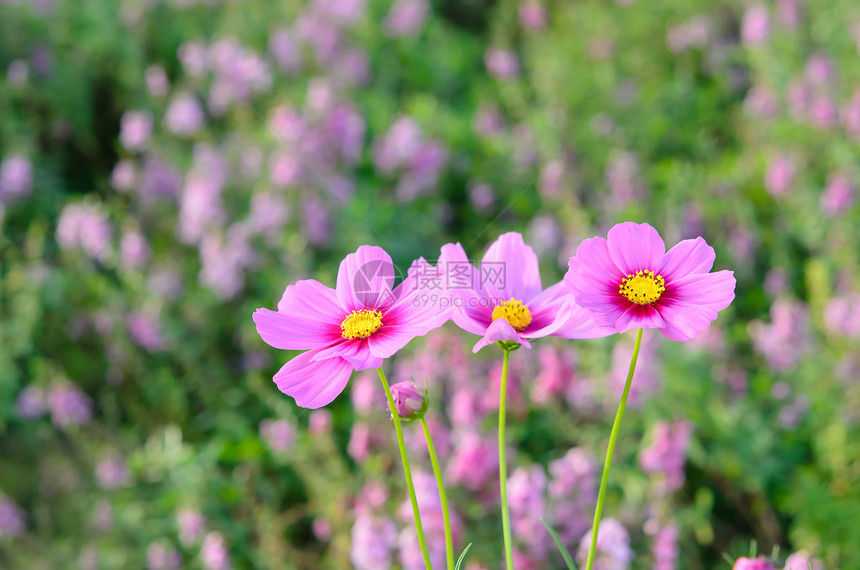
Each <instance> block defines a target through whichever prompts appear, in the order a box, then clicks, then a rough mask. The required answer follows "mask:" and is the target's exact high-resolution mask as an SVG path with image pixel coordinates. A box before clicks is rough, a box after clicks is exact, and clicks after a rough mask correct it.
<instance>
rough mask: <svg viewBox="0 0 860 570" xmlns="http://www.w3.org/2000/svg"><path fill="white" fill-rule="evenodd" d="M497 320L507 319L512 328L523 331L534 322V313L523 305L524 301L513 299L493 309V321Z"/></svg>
mask: <svg viewBox="0 0 860 570" xmlns="http://www.w3.org/2000/svg"><path fill="white" fill-rule="evenodd" d="M496 319H505V320H506V321H508V322H509V323H510V324H511V326H512V327H514V328H515V329H516V330H518V331H521V330H523V329H525V328H526V327H527V326H529V323H530V322H532V313H531V311H529V308H528V307H526V306H525V305H523V303H522V301H517V300H516V299H514V298H513V297H511V298H510V300H508V301H503V302H502V304H501V305H496V306H495V307H493V320H494V321H495V320H496Z"/></svg>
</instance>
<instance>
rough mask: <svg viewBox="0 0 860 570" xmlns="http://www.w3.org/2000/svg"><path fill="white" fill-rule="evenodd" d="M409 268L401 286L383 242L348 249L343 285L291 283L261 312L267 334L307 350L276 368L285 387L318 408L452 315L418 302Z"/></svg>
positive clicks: (261, 328) (282, 345) (278, 343)
mask: <svg viewBox="0 0 860 570" xmlns="http://www.w3.org/2000/svg"><path fill="white" fill-rule="evenodd" d="M417 293H418V289H417V283H416V281H415V278H414V277H413V276H412V275H411V274H410V275H409V276H407V278H406V279H405V280H404V281H403V282H402V283H401V284H400V285H398V286H397V288H394V265H393V264H392V262H391V258H390V257H389V255H388V254H387V253H385V251H383V250H382V249H381V248H379V247H373V246H362V247H360V248H358V250H357V251H356V252H355V253H352V254H349V255H348V256H346V259H344V260H343V262H342V263H341V265H340V269H339V271H338V275H337V288H336V289H330V288H328V287H326V286H325V285H323V284H321V283H319V282H318V281H314V280H310V279H309V280H303V281H299V282H298V283H296V284H295V285H290V286H288V287H287V289H286V291H285V292H284V295H283V297H282V298H281V301H280V302H279V303H278V310H277V311H271V310H269V309H258V310H257V311H256V312H255V313H254V322H255V323H256V324H257V332H258V333H259V334H260V336H261V337H262V338H263V340H264V341H265V342H266V343H267V344H269V345H270V346H273V347H275V348H279V349H282V350H306V351H307V352H304V353H302V354H300V355H299V356H296V357H295V358H293V359H292V360H290V361H289V362H288V363H287V364H285V365H284V366H283V367H282V368H281V370H280V371H279V372H278V373H277V374H276V375H275V377H274V380H275V383H276V384H277V385H278V388H279V389H280V390H281V391H282V392H284V393H285V394H287V395H288V396H292V397H293V398H295V400H296V403H297V404H298V405H299V406H301V407H304V408H319V407H322V406H325V405H326V404H328V403H330V402H331V401H332V400H334V399H335V398H336V397H337V396H338V394H340V393H341V392H342V391H343V389H344V387H345V386H346V383H347V381H348V380H349V377H350V375H351V374H352V372H353V371H356V370H365V369H368V368H378V367H380V366H381V365H382V360H383V359H384V358H388V357H390V356H392V355H393V354H394V353H395V352H397V351H398V350H400V349H401V348H403V347H404V346H405V345H406V344H407V343H408V342H409V341H410V340H412V339H413V338H415V337H418V336H424V335H425V334H427V333H428V332H430V331H431V330H433V329H435V328H438V327H439V326H441V325H442V324H443V323H444V322H445V321H447V320H448V312H445V311H437V310H436V308H435V307H434V306H432V305H431V304H429V303H427V304H422V303H420V302H419V303H414V302H413V301H415V299H416V296H417Z"/></svg>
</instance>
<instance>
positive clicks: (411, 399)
mask: <svg viewBox="0 0 860 570" xmlns="http://www.w3.org/2000/svg"><path fill="white" fill-rule="evenodd" d="M391 395H392V396H393V397H394V409H395V411H397V415H398V416H400V419H402V420H406V421H412V420H417V419H418V418H421V417H423V416H424V414H426V413H427V406H429V405H430V401H429V400H428V399H427V389H426V388H425V389H424V390H419V389H418V387H417V386H415V384H413V383H412V382H400V383H398V384H395V385H394V386H392V387H391Z"/></svg>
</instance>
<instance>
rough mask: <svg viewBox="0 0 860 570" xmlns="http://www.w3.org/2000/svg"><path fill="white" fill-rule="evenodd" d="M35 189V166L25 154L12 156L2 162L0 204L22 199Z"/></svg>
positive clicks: (0, 164) (0, 165)
mask: <svg viewBox="0 0 860 570" xmlns="http://www.w3.org/2000/svg"><path fill="white" fill-rule="evenodd" d="M32 188H33V165H32V164H31V163H30V159H29V158H27V157H26V156H25V155H23V154H10V155H8V156H5V157H3V161H2V162H0V203H2V202H3V201H4V200H5V199H6V198H20V197H22V196H26V195H27V194H29V193H30V191H31V189H32Z"/></svg>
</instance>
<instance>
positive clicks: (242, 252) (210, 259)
mask: <svg viewBox="0 0 860 570" xmlns="http://www.w3.org/2000/svg"><path fill="white" fill-rule="evenodd" d="M256 262H257V258H256V254H255V252H254V249H253V248H252V247H251V231H250V229H249V228H248V227H247V226H245V225H244V224H241V223H236V224H233V225H232V226H230V227H229V228H228V229H227V232H226V233H225V234H224V235H221V234H219V233H214V232H213V233H208V234H206V235H205V236H204V237H203V240H202V241H201V243H200V265H201V267H200V275H199V279H200V283H201V284H202V285H204V286H206V287H209V288H210V289H212V290H213V291H214V292H215V294H216V295H218V297H219V298H221V299H225V300H226V299H232V298H234V297H235V296H236V295H238V294H239V292H240V291H241V290H242V287H244V286H245V275H244V271H245V270H246V269H249V268H251V267H254V266H255V265H256Z"/></svg>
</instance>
